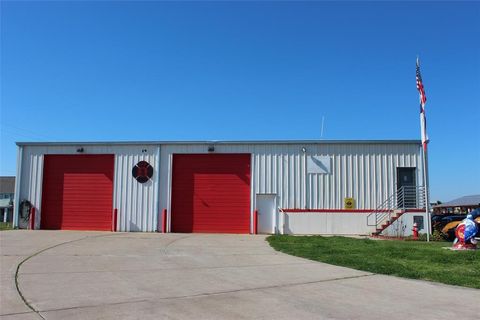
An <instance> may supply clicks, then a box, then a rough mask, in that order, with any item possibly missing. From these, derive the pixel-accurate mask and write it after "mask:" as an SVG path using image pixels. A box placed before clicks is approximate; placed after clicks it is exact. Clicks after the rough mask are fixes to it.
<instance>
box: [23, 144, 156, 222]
mask: <svg viewBox="0 0 480 320" xmlns="http://www.w3.org/2000/svg"><path fill="white" fill-rule="evenodd" d="M78 147H79V146H78ZM78 147H77V146H51V145H49V146H24V147H23V154H22V170H21V177H20V195H19V201H22V200H24V199H27V200H29V201H30V202H31V203H32V204H33V205H34V206H35V208H36V209H37V210H38V211H37V212H38V213H39V214H37V219H36V220H37V221H36V228H39V226H40V216H41V203H42V199H41V195H42V192H41V189H42V180H43V155H44V154H76V153H77V152H76V150H77V148H78ZM83 148H84V150H85V151H84V153H83V154H115V175H114V194H113V207H114V208H117V209H118V228H117V230H119V231H155V230H156V228H157V214H158V194H159V192H158V173H159V172H158V168H159V166H160V162H159V159H160V154H159V152H160V147H159V146H155V145H121V146H119V145H92V146H83ZM141 160H145V161H147V162H149V163H150V164H151V165H152V166H153V168H154V173H153V178H152V180H150V181H148V182H146V183H143V184H141V183H138V182H137V181H136V180H135V179H133V178H132V168H133V166H134V165H135V164H136V163H137V162H139V161H141ZM85 201H89V200H88V199H85ZM19 222H20V227H25V226H26V224H25V223H23V224H22V223H21V221H19Z"/></svg>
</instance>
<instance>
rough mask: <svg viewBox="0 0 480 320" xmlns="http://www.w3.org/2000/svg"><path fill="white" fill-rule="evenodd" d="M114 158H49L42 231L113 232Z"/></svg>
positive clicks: (72, 156)
mask: <svg viewBox="0 0 480 320" xmlns="http://www.w3.org/2000/svg"><path fill="white" fill-rule="evenodd" d="M113 167H114V156H113V155H110V154H107V155H103V154H102V155H46V156H45V161H44V168H43V191H42V212H41V214H42V217H41V228H42V229H63V230H111V226H112V199H113Z"/></svg>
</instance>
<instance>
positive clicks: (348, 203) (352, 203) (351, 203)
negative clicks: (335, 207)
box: [344, 198, 355, 209]
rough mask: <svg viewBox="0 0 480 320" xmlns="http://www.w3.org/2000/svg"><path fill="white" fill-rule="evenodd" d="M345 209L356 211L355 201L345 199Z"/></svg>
mask: <svg viewBox="0 0 480 320" xmlns="http://www.w3.org/2000/svg"><path fill="white" fill-rule="evenodd" d="M344 204H345V209H355V199H353V198H345V199H344Z"/></svg>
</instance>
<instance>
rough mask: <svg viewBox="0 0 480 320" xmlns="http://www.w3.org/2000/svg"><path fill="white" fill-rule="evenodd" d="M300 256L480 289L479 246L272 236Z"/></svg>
mask: <svg viewBox="0 0 480 320" xmlns="http://www.w3.org/2000/svg"><path fill="white" fill-rule="evenodd" d="M267 241H268V242H269V243H270V245H271V246H272V247H273V248H274V249H275V250H278V251H280V252H283V253H287V254H290V255H294V256H297V257H302V258H307V259H310V260H314V261H321V262H325V263H328V264H333V265H337V266H343V267H348V268H352V269H357V270H363V271H368V272H373V273H380V274H387V275H394V276H399V277H404V278H410V279H421V280H427V281H435V282H441V283H445V284H451V285H458V286H464V287H470V288H477V289H480V250H477V251H451V250H446V249H444V248H443V247H450V246H451V245H452V244H451V243H449V242H430V243H427V242H415V241H384V240H371V239H354V238H346V237H338V236H336V237H322V236H289V235H274V236H269V237H268V238H267Z"/></svg>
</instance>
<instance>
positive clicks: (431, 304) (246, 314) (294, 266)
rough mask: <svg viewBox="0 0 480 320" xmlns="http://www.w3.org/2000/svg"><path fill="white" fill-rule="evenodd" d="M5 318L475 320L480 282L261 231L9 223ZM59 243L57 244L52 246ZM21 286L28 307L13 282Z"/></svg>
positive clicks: (0, 308)
mask: <svg viewBox="0 0 480 320" xmlns="http://www.w3.org/2000/svg"><path fill="white" fill-rule="evenodd" d="M0 240H1V285H2V290H1V301H0V303H1V304H0V314H1V315H2V316H1V318H2V320H3V319H41V318H44V319H72V318H73V319H164V318H165V319H192V318H195V319H251V318H264V319H274V318H275V319H279V318H280V319H292V318H295V319H313V318H315V319H367V318H368V319H385V318H387V317H388V318H389V319H405V318H414V319H449V320H450V319H452V318H455V317H457V316H458V315H459V312H461V317H462V319H477V317H478V312H479V311H480V310H479V309H478V301H479V299H480V290H475V289H467V288H461V287H455V286H447V285H441V284H435V283H430V282H425V281H416V280H407V279H401V278H396V277H389V276H382V275H374V274H371V273H367V272H362V271H357V270H352V269H348V268H343V267H336V266H331V265H328V264H323V263H318V262H312V261H309V260H305V259H301V258H296V257H292V256H288V255H285V254H282V253H279V252H276V251H274V250H273V249H272V248H270V246H269V245H268V243H267V242H266V241H265V237H264V236H250V235H211V234H205V235H204V234H166V235H164V234H155V233H101V232H65V231H64V232H62V231H33V232H32V231H8V232H1V233H0ZM53 246H54V247H53ZM50 247H52V248H51V249H48V250H45V251H42V252H41V253H39V254H37V255H35V256H33V257H31V258H29V259H28V260H26V261H25V262H24V263H23V264H22V265H21V266H20V268H19V272H18V285H19V291H20V292H21V293H22V294H23V297H24V298H25V300H26V302H27V304H28V305H30V306H31V307H32V308H33V310H32V309H30V308H29V307H28V306H27V305H26V304H25V303H24V301H23V300H22V298H21V297H20V295H19V293H18V292H17V289H16V287H15V271H16V269H17V266H18V264H19V263H21V262H22V261H23V260H24V259H25V258H27V257H29V256H30V255H32V254H35V253H37V252H39V251H41V250H42V249H46V248H50Z"/></svg>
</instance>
